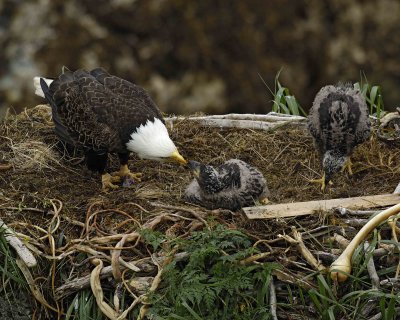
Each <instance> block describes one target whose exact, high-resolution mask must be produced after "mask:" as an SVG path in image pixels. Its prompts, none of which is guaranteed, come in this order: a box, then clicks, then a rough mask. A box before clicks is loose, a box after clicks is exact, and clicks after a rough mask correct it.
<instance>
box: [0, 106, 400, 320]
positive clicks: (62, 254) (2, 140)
mask: <svg viewBox="0 0 400 320" xmlns="http://www.w3.org/2000/svg"><path fill="white" fill-rule="evenodd" d="M170 132H171V136H172V139H173V140H174V141H175V143H176V145H177V147H178V149H179V151H180V153H181V154H182V155H183V156H184V157H185V158H187V159H193V160H197V161H201V162H205V163H209V164H213V165H218V164H221V163H223V162H224V161H226V160H228V159H231V158H237V159H241V160H243V161H246V162H248V163H250V164H252V165H253V166H255V167H257V168H258V169H259V170H260V171H261V172H262V173H263V174H264V176H265V177H266V179H267V182H268V187H269V189H270V191H271V197H270V200H271V201H272V202H273V203H285V202H297V201H308V200H315V199H331V198H345V197H353V196H362V195H373V194H382V193H391V192H393V190H394V189H395V187H396V185H397V183H398V172H399V170H400V160H399V159H400V157H399V156H398V154H399V152H400V151H399V150H398V148H396V147H394V146H392V145H391V144H390V143H386V142H384V141H381V140H379V139H376V137H375V135H374V134H373V135H372V138H371V139H370V140H369V141H367V142H365V143H364V144H363V145H361V146H359V147H358V148H357V149H356V150H355V152H354V154H353V156H352V162H353V163H354V167H353V172H354V174H353V175H352V176H348V175H347V174H338V175H337V176H335V177H334V179H333V182H334V184H333V185H332V186H329V187H328V188H327V190H326V191H325V193H324V192H322V191H321V190H319V188H318V187H317V186H316V185H314V184H312V183H310V182H309V181H308V180H310V179H315V178H319V177H320V175H321V172H322V169H321V165H320V158H319V156H318V154H317V153H316V151H315V149H314V146H313V143H312V139H311V137H310V136H309V134H308V132H307V130H306V129H305V126H304V125H288V126H284V127H281V128H279V129H276V130H272V131H270V132H266V131H262V130H250V129H235V128H231V129H220V128H211V127H204V126H201V125H199V124H197V123H195V122H192V121H186V120H177V121H175V122H174V123H173V126H172V127H171V128H170ZM0 150H1V153H0V170H1V171H0V174H1V176H0V218H1V219H2V220H3V221H4V222H5V223H6V224H7V225H8V227H10V228H12V229H13V230H14V231H15V232H16V233H17V235H19V236H20V237H22V238H23V239H25V240H26V241H25V243H27V244H28V248H29V249H30V250H31V251H33V252H34V254H35V256H37V257H39V265H40V268H38V267H36V268H31V269H25V270H24V272H23V273H24V276H25V278H27V279H28V278H29V277H31V278H32V279H35V281H33V282H32V283H30V285H29V286H30V290H31V292H32V293H33V296H34V297H35V298H36V299H35V301H36V302H35V303H34V304H33V306H34V307H33V309H36V310H40V309H41V308H43V310H46V312H42V313H37V315H38V314H41V316H39V318H43V319H45V318H54V314H57V313H58V314H59V315H62V314H64V313H65V312H66V309H67V307H68V305H69V304H70V303H71V301H72V298H73V297H74V294H76V293H77V292H78V291H79V290H82V288H88V287H89V286H90V279H89V276H88V273H89V272H91V274H92V277H93V279H94V280H93V282H92V291H93V293H94V294H95V295H96V298H97V299H98V305H99V307H100V309H101V311H102V312H103V313H105V314H107V312H108V313H109V314H111V316H110V317H112V316H116V315H121V314H122V313H123V312H122V310H117V309H118V308H116V307H115V305H114V307H112V308H111V310H110V309H109V308H107V306H108V307H110V304H112V303H111V302H110V301H108V300H107V299H106V298H104V297H103V296H102V294H103V293H102V290H108V291H109V292H114V291H113V290H115V288H116V287H118V286H117V284H116V283H118V282H121V281H122V283H125V281H126V279H128V278H129V277H131V278H135V277H136V276H134V275H135V274H138V273H139V274H140V277H139V278H140V279H141V278H146V277H147V286H146V284H143V283H141V285H142V286H143V285H144V287H145V288H147V290H150V291H151V290H153V291H156V290H157V287H158V286H159V285H160V283H161V282H162V280H163V279H162V270H163V268H164V267H165V266H166V265H167V264H168V263H169V262H170V260H171V259H170V258H168V257H169V256H167V255H166V252H165V250H166V249H165V248H161V249H160V248H156V249H154V248H153V247H151V246H149V245H148V244H147V243H146V242H145V241H144V240H143V239H144V236H143V234H142V231H143V230H155V231H157V232H159V233H162V234H164V235H167V236H168V237H174V238H182V239H186V238H189V237H190V235H191V234H192V233H193V232H195V231H196V230H197V231H198V230H210V229H213V228H214V227H215V226H216V225H223V226H225V227H226V228H227V229H229V230H239V231H242V232H243V233H244V234H246V235H247V236H248V237H249V238H250V239H251V240H252V241H253V245H254V247H255V248H257V249H258V250H259V251H260V252H261V253H264V255H262V254H261V255H260V254H258V255H253V256H251V255H250V256H249V257H245V258H243V261H244V262H243V263H260V262H277V263H278V264H279V265H280V269H279V272H278V271H276V273H275V276H276V281H278V283H281V284H286V285H288V286H298V287H301V288H306V289H310V288H314V287H316V283H315V282H313V280H312V279H306V276H307V275H309V274H312V273H313V272H314V270H313V269H312V266H309V265H308V264H307V262H306V261H305V258H304V257H303V256H302V254H301V253H300V252H301V250H299V249H298V246H297V245H296V244H295V243H297V244H298V237H295V236H294V234H295V233H294V232H296V235H298V234H299V233H300V238H301V239H302V240H301V242H302V243H303V244H305V246H306V247H307V248H308V249H309V251H310V252H311V253H312V254H314V255H319V259H320V260H321V261H322V262H321V263H323V264H325V265H329V264H330V263H331V262H332V260H333V259H334V257H335V256H337V254H338V252H339V251H340V248H341V245H340V241H337V242H335V240H332V239H331V238H332V237H333V236H334V234H338V235H339V236H340V235H342V236H345V237H347V238H349V237H350V236H351V235H354V234H355V232H356V231H357V230H358V229H359V228H360V226H361V225H362V223H363V221H361V220H364V223H365V221H366V219H352V218H350V220H354V221H352V222H350V223H349V222H348V221H345V220H344V218H342V217H341V216H338V215H337V214H335V213H332V212H319V213H317V214H314V215H310V216H305V217H297V218H286V219H279V218H278V219H273V220H257V221H251V220H248V219H247V218H245V217H244V216H243V215H242V214H241V213H240V212H231V211H228V210H222V209H221V210H212V211H210V210H206V209H204V208H201V207H198V206H195V205H191V204H188V203H185V201H184V200H183V192H184V190H185V188H186V186H187V185H188V183H189V182H190V181H191V179H192V177H191V175H190V172H189V171H188V170H187V169H185V168H184V167H182V166H177V165H174V164H170V163H158V162H154V161H147V160H140V159H137V158H135V156H134V155H132V157H131V160H130V163H129V167H130V168H131V170H133V171H139V172H142V173H143V179H142V181H141V182H140V183H136V184H134V185H131V186H129V187H126V188H119V189H117V190H113V191H111V192H109V193H102V192H101V179H100V176H99V175H98V174H94V173H91V172H90V171H88V170H87V169H86V168H85V166H84V164H83V163H82V160H83V158H82V155H81V154H79V152H77V153H73V152H69V153H68V152H65V151H63V150H62V148H60V147H59V143H58V141H57V138H56V136H55V134H54V132H53V125H52V122H51V117H50V109H49V108H48V107H47V106H43V105H41V106H37V107H35V108H32V109H29V110H26V111H24V112H23V113H21V114H18V115H9V116H8V117H7V119H6V120H5V121H4V123H3V124H2V125H1V127H0ZM117 169H118V159H117V157H115V156H111V157H110V160H109V170H110V171H115V170H117ZM382 182H384V183H382ZM347 220H349V219H348V217H347ZM294 229H295V230H294ZM291 234H293V237H294V238H296V239H297V240H296V241H297V242H296V241H295V242H293V243H291V242H290V239H289V238H290V237H289V238H285V237H282V236H280V235H291ZM292 240H293V239H292ZM328 240H329V241H330V240H332V241H333V242H332V241H331V242H329V241H328ZM327 241H328V242H329V243H328V244H326V242H327ZM332 243H334V244H332ZM115 248H117V249H115ZM121 248H122V249H121ZM174 254H175V256H177V255H179V254H184V253H182V252H174ZM82 255H83V256H84V257H86V258H84V259H82ZM89 258H90V259H89ZM246 259H247V260H246ZM0 260H1V257H0ZM381 263H382V265H385V264H387V263H388V262H387V261H382V262H381ZM94 265H95V266H97V267H94ZM102 265H103V266H104V267H106V266H107V268H108V269H107V268H103V271H102V273H101V274H100V267H101V266H102ZM60 268H64V269H66V270H65V271H64V272H63V274H64V276H63V277H60V276H59V269H60ZM111 270H112V271H111ZM27 274H28V275H27ZM49 274H50V275H51V277H50V278H48V275H49ZM148 277H150V278H148ZM104 278H112V279H113V281H111V282H110V281H109V282H108V284H107V285H106V287H107V288H108V289H105V288H104V281H105V280H102V281H103V282H102V283H101V282H100V279H104ZM96 279H97V281H95V280H96ZM121 279H122V280H121ZM140 279H139V280H140ZM28 282H29V281H28ZM139 282H140V281H139ZM132 283H133V282H131V285H132ZM132 286H133V287H135V285H132ZM130 288H131V290H134V289H135V288H132V287H130ZM149 288H150V289H149ZM136 289H137V288H136ZM100 292H101V294H100ZM135 292H136V291H135ZM138 292H139V293H138ZM140 292H142V293H140ZM143 292H147V293H143ZM146 294H148V291H146V290H142V291H141V290H139V289H137V292H136V293H135V294H132V295H130V296H129V298H130V301H131V303H132V304H131V306H132V309H131V310H129V312H134V310H136V312H137V313H139V312H142V313H143V314H144V313H146V311H147V309H148V308H149V305H148V304H146V303H145V301H146V298H147V296H146ZM128 295H129V294H128ZM276 296H277V300H278V302H279V301H281V302H282V301H285V302H288V301H287V296H288V294H287V287H285V286H282V285H279V286H278V287H277V291H276ZM139 298H140V299H139ZM33 301H34V300H33ZM102 304H103V305H102ZM114 304H115V301H114ZM106 305H107V306H106ZM298 307H299V308H298V309H296V306H294V307H293V308H294V309H293V310H292V311H293V314H294V315H295V314H297V315H298V314H300V313H301V314H303V315H304V316H309V317H311V318H314V317H315V314H313V312H314V311H315V310H314V311H313V310H312V308H311V309H309V310H307V309H304V308H300V307H301V306H298ZM129 312H127V313H126V314H125V316H126V318H129ZM277 312H278V313H280V314H282V315H283V314H285V315H286V316H287V315H288V314H290V312H291V311H290V310H289V311H288V310H285V308H279V307H278V311H277ZM122 318H123V317H122Z"/></svg>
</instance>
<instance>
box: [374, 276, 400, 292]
mask: <svg viewBox="0 0 400 320" xmlns="http://www.w3.org/2000/svg"><path fill="white" fill-rule="evenodd" d="M379 284H380V285H381V286H382V287H384V288H394V289H397V290H398V289H400V279H398V278H389V279H385V280H382V281H381V282H380V283H379Z"/></svg>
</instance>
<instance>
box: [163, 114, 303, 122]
mask: <svg viewBox="0 0 400 320" xmlns="http://www.w3.org/2000/svg"><path fill="white" fill-rule="evenodd" d="M187 119H189V120H196V121H197V120H210V119H212V120H214V119H217V120H218V119H229V120H253V121H267V122H268V121H269V122H277V121H304V120H306V118H305V117H301V116H294V115H287V114H281V113H275V112H270V113H268V114H252V113H243V114H241V113H228V114H222V115H208V116H197V117H196V116H192V117H182V116H178V117H169V118H166V119H165V120H166V121H167V122H168V121H178V120H187Z"/></svg>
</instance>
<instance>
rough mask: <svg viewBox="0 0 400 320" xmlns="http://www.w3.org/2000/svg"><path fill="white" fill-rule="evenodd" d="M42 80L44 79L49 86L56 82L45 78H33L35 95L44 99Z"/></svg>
mask: <svg viewBox="0 0 400 320" xmlns="http://www.w3.org/2000/svg"><path fill="white" fill-rule="evenodd" d="M40 78H42V79H43V80H44V81H45V82H46V83H47V85H48V86H49V85H50V83H52V82H53V81H54V80H53V79H46V78H43V77H34V78H33V85H34V86H35V94H36V95H38V96H39V97H42V98H44V92H43V90H42V87H41V85H40Z"/></svg>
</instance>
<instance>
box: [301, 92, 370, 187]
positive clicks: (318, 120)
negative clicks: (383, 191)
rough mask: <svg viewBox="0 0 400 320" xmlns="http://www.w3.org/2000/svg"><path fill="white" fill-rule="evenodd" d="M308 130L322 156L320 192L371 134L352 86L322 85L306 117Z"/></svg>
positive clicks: (362, 102)
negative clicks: (354, 150) (322, 171)
mask: <svg viewBox="0 0 400 320" xmlns="http://www.w3.org/2000/svg"><path fill="white" fill-rule="evenodd" d="M308 129H309V131H310V133H311V135H312V136H313V138H314V142H315V146H316V147H317V149H318V151H319V153H320V154H321V157H322V167H323V170H324V174H323V177H322V178H321V179H317V180H312V181H313V182H318V183H321V185H322V190H324V189H325V186H326V184H327V183H328V182H329V181H330V180H331V178H332V176H333V175H334V174H335V173H337V172H338V171H340V169H342V168H345V167H347V168H348V170H349V173H352V171H351V162H350V154H351V153H352V151H353V149H354V147H356V146H357V145H359V144H360V143H362V142H364V141H365V140H367V139H368V137H369V136H370V133H371V123H370V120H369V113H368V107H367V104H366V102H365V99H364V97H363V96H362V94H361V92H360V91H359V90H356V89H354V88H353V86H352V85H342V84H339V85H337V86H332V85H329V86H325V87H323V88H322V89H321V90H320V91H319V92H318V93H317V95H316V97H315V99H314V102H313V105H312V108H311V110H310V113H309V115H308Z"/></svg>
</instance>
